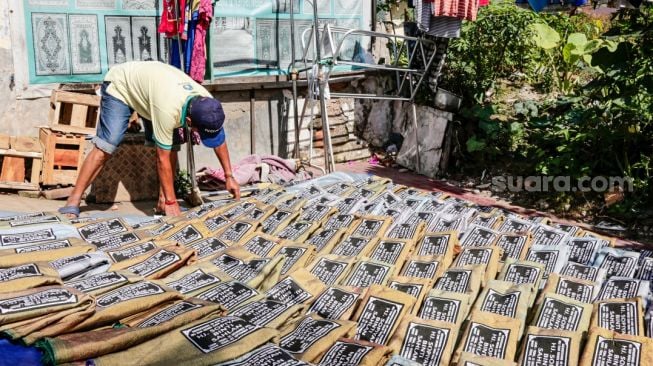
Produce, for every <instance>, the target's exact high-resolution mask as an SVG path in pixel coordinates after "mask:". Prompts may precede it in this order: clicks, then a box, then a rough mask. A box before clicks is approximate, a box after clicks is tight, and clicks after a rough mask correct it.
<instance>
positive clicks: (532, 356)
mask: <svg viewBox="0 0 653 366" xmlns="http://www.w3.org/2000/svg"><path fill="white" fill-rule="evenodd" d="M580 343H581V335H580V334H579V333H577V332H568V331H561V330H553V329H543V328H537V327H528V329H527V332H526V335H525V336H524V341H523V342H522V349H521V354H520V356H519V364H520V365H524V366H548V365H569V366H576V365H578V361H579V357H580V354H579V352H580Z"/></svg>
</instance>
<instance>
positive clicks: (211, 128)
mask: <svg viewBox="0 0 653 366" xmlns="http://www.w3.org/2000/svg"><path fill="white" fill-rule="evenodd" d="M189 107H190V108H189V117H190V120H191V123H192V126H193V127H194V128H196V129H197V132H198V133H199V135H200V139H201V140H202V144H204V146H206V147H211V148H213V147H218V146H220V145H222V144H224V141H225V138H226V136H225V133H224V128H222V127H223V125H224V118H225V117H224V110H223V109H222V103H220V101H219V100H217V99H214V98H210V97H196V98H194V99H193V100H192V101H191V103H190V106H189Z"/></svg>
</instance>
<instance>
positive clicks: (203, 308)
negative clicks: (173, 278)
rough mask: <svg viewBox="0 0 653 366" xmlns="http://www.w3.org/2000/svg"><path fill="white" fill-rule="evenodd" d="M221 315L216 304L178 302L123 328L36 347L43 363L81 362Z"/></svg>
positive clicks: (65, 337) (63, 338) (48, 341)
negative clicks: (40, 351)
mask: <svg viewBox="0 0 653 366" xmlns="http://www.w3.org/2000/svg"><path fill="white" fill-rule="evenodd" d="M222 312H223V309H222V308H221V307H220V306H219V305H215V304H210V303H207V302H204V301H201V300H198V299H188V300H181V301H177V302H175V303H172V304H168V305H167V306H165V307H163V308H162V309H159V310H158V311H157V312H154V313H149V314H148V315H147V316H146V317H143V316H142V315H141V316H140V318H138V319H136V318H134V319H133V321H131V322H129V326H126V327H120V328H107V329H101V330H93V331H89V332H80V333H71V334H64V335H61V336H58V337H56V338H46V339H43V340H42V341H39V342H38V343H37V347H39V348H40V349H41V350H42V351H43V354H44V358H43V359H44V362H45V363H46V364H61V363H66V362H73V361H77V360H81V361H83V360H87V359H90V358H94V357H99V356H102V355H106V354H110V353H114V352H118V351H121V350H124V349H127V348H129V347H133V346H135V345H138V344H140V343H143V342H145V341H147V340H149V339H152V338H155V337H157V336H158V335H160V334H163V333H165V332H168V331H170V330H173V329H175V328H178V327H181V326H184V325H185V324H188V323H189V322H192V321H196V320H199V319H205V318H207V317H215V316H219V315H221V314H222Z"/></svg>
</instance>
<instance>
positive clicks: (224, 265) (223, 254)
mask: <svg viewBox="0 0 653 366" xmlns="http://www.w3.org/2000/svg"><path fill="white" fill-rule="evenodd" d="M252 259H261V257H259V256H257V255H256V254H253V253H251V252H249V251H248V250H247V249H245V248H243V247H242V246H239V245H236V246H230V247H228V248H226V249H223V250H221V251H219V252H217V253H215V254H214V255H210V256H208V257H205V258H203V259H202V260H201V261H200V262H208V263H212V264H213V265H214V266H216V267H218V268H219V269H221V270H223V271H228V270H229V269H230V268H232V267H236V266H238V265H241V264H244V263H245V262H247V261H250V260H252Z"/></svg>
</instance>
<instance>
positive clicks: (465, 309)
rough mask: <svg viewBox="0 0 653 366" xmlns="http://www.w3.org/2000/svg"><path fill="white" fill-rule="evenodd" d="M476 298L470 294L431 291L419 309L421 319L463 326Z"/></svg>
mask: <svg viewBox="0 0 653 366" xmlns="http://www.w3.org/2000/svg"><path fill="white" fill-rule="evenodd" d="M473 302H474V298H472V297H471V295H470V294H466V293H459V292H450V291H442V290H431V291H430V292H429V293H428V295H426V297H425V298H424V302H423V303H422V304H421V307H420V309H419V317H420V318H422V319H428V320H440V321H443V322H448V323H453V324H456V325H458V326H460V325H462V323H463V321H464V320H465V319H466V318H467V315H468V314H469V312H470V309H471V307H472V303H473Z"/></svg>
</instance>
